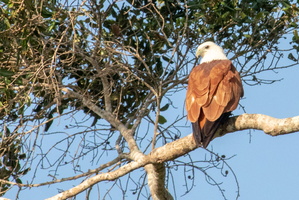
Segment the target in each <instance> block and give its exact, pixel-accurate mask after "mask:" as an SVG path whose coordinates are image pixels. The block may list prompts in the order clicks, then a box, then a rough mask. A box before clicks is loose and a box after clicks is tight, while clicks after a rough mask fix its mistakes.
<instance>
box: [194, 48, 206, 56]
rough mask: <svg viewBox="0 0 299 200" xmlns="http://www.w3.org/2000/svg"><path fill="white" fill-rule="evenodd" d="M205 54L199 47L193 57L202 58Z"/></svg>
mask: <svg viewBox="0 0 299 200" xmlns="http://www.w3.org/2000/svg"><path fill="white" fill-rule="evenodd" d="M204 53H205V49H204V48H202V47H201V46H199V47H198V48H197V50H196V53H195V56H196V57H197V58H198V57H203V55H204Z"/></svg>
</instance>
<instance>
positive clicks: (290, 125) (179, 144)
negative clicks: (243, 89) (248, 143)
mask: <svg viewBox="0 0 299 200" xmlns="http://www.w3.org/2000/svg"><path fill="white" fill-rule="evenodd" d="M245 129H258V130H263V131H264V132H265V133H266V134H269V135H272V136H278V135H283V134H288V133H293V132H296V131H299V116H296V117H292V118H286V119H277V118H273V117H270V116H267V115H262V114H242V115H239V116H235V117H232V118H230V119H229V120H228V121H227V123H225V124H224V125H223V126H222V127H221V128H220V129H219V130H218V131H217V136H216V137H219V136H223V135H225V134H227V133H231V132H235V131H239V130H245ZM194 149H196V143H195V141H194V140H193V137H192V134H189V135H187V136H186V137H183V138H181V139H178V140H176V141H173V142H170V143H167V144H165V145H164V146H162V147H159V148H156V149H154V150H153V151H152V152H151V153H150V154H148V155H146V156H141V157H140V159H138V160H137V161H132V162H130V163H128V164H126V165H124V166H122V167H120V168H119V169H117V170H115V171H112V172H107V173H102V174H98V175H96V176H94V177H91V178H89V179H87V180H85V181H84V182H82V183H81V184H79V185H77V186H75V187H73V188H71V189H69V190H66V191H64V192H62V193H60V194H57V195H55V196H53V197H50V198H49V199H47V200H58V199H66V198H69V197H72V196H75V195H77V194H78V193H80V192H83V191H84V190H86V189H87V188H89V187H90V186H92V185H94V184H96V183H98V182H101V181H104V180H114V179H116V178H119V177H121V176H124V175H125V174H127V173H129V172H131V171H133V170H135V169H138V168H140V167H144V166H146V165H148V164H155V165H156V170H154V172H153V173H157V172H158V173H157V174H155V175H156V176H160V175H161V172H160V171H161V170H157V169H158V168H159V165H157V164H159V163H163V162H166V161H170V160H173V159H176V158H178V157H180V156H182V155H184V154H186V153H189V152H190V151H193V150H194ZM155 165H153V166H152V167H153V168H152V167H146V170H147V171H150V170H153V169H154V166H155ZM157 166H158V168H157ZM160 169H161V166H160ZM162 171H163V170H162ZM159 172H160V174H159ZM149 174H150V173H149ZM151 175H154V174H151ZM151 178H152V177H151ZM165 190H166V189H165ZM166 191H167V190H166ZM164 194H166V193H164ZM152 195H153V194H152Z"/></svg>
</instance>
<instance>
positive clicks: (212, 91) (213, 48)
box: [186, 42, 243, 148]
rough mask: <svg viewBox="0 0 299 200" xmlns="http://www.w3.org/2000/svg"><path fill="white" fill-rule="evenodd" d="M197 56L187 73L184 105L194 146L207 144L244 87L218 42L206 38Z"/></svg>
mask: <svg viewBox="0 0 299 200" xmlns="http://www.w3.org/2000/svg"><path fill="white" fill-rule="evenodd" d="M196 56H197V57H199V56H201V61H200V64H199V65H197V66H196V67H194V68H193V69H192V71H191V73H190V75H189V81H188V90H187V95H186V109H187V118H188V120H190V121H191V122H192V129H193V138H194V140H195V142H196V144H197V146H202V147H204V148H206V147H207V146H208V144H209V143H210V141H211V140H212V139H213V137H214V135H215V133H216V131H217V129H218V127H219V126H220V125H221V124H222V123H223V122H225V121H226V120H227V119H228V117H229V115H230V114H231V111H233V110H235V109H236V108H237V106H238V103H239V100H240V98H241V97H242V96H243V87H242V81H241V78H240V75H239V73H238V71H237V70H236V68H235V67H234V66H233V64H232V62H231V61H230V60H228V59H227V57H226V56H225V54H224V52H223V49H222V48H221V47H220V46H218V45H216V44H215V43H213V42H205V43H203V44H201V45H200V46H199V47H198V48H197V51H196Z"/></svg>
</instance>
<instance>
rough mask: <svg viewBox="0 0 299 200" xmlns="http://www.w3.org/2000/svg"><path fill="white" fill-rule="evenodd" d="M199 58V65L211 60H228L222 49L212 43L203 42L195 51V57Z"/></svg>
mask: <svg viewBox="0 0 299 200" xmlns="http://www.w3.org/2000/svg"><path fill="white" fill-rule="evenodd" d="M199 56H201V61H200V63H204V62H211V61H213V60H228V59H227V57H226V56H225V54H224V52H223V49H222V48H221V47H220V46H218V45H217V44H215V43H214V42H204V43H202V44H201V45H199V47H198V48H197V50H196V57H199Z"/></svg>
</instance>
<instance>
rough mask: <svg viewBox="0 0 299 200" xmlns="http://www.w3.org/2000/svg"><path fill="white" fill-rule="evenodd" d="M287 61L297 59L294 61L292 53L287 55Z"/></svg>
mask: <svg viewBox="0 0 299 200" xmlns="http://www.w3.org/2000/svg"><path fill="white" fill-rule="evenodd" d="M288 59H290V60H292V61H295V62H296V61H297V60H298V59H296V58H295V57H294V56H293V54H292V53H289V55H288Z"/></svg>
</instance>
